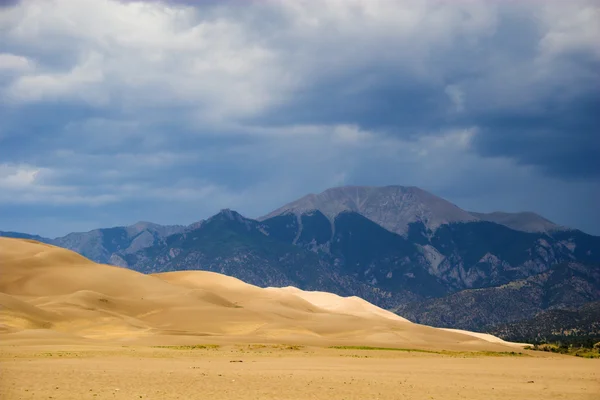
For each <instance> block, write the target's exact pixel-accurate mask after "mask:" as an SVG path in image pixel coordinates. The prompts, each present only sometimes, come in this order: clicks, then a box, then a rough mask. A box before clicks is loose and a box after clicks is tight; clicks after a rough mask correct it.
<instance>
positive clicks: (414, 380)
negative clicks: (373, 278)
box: [0, 238, 600, 400]
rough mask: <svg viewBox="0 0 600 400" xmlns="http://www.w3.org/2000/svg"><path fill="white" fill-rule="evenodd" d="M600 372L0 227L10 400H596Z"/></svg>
mask: <svg viewBox="0 0 600 400" xmlns="http://www.w3.org/2000/svg"><path fill="white" fill-rule="evenodd" d="M257 343H259V344H257ZM199 345H218V347H216V348H215V347H214V346H213V347H212V348H211V347H210V346H209V347H208V348H202V347H198V346H199ZM340 345H343V346H377V347H385V348H395V349H396V350H395V351H392V350H364V349H363V350H360V349H348V348H345V349H334V348H331V346H340ZM190 346H194V348H193V349H190ZM398 348H402V349H405V350H406V349H411V351H410V352H408V351H398V350H397V349H398ZM417 349H420V350H421V351H415V350H417ZM515 353H520V354H515ZM599 374H600V360H587V359H578V358H575V357H568V356H556V355H549V354H544V353H536V352H528V351H524V350H523V349H522V346H520V345H518V344H511V343H506V342H503V341H501V340H499V339H498V338H495V337H493V336H489V335H481V334H473V333H470V332H463V331H453V330H443V329H436V328H431V327H427V326H423V325H418V324H413V323H411V322H409V321H407V320H405V319H403V318H401V317H398V316H396V315H394V314H391V313H389V312H388V311H385V310H382V309H380V308H378V307H376V306H374V305H372V304H370V303H368V302H366V301H364V300H362V299H359V298H357V297H349V298H343V297H340V296H336V295H334V294H330V293H323V292H303V291H300V290H298V289H296V288H268V289H262V288H259V287H256V286H252V285H248V284H246V283H244V282H242V281H240V280H237V279H235V278H232V277H228V276H224V275H220V274H215V273H210V272H202V271H186V272H173V273H165V274H157V275H144V274H140V273H137V272H134V271H131V270H127V269H124V268H117V267H112V266H107V265H98V264H95V263H93V262H91V261H89V260H87V259H85V258H84V257H81V256H80V255H77V254H75V253H73V252H70V251H67V250H64V249H59V248H56V247H53V246H49V245H44V244H40V243H37V242H33V241H27V240H16V239H5V238H0V399H2V400H4V399H140V398H141V399H217V400H218V399H328V400H329V399H442V398H443V399H496V398H497V399H499V398H502V399H598V398H600V384H599V378H600V375H599Z"/></svg>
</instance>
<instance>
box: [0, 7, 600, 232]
mask: <svg viewBox="0 0 600 400" xmlns="http://www.w3.org/2000/svg"><path fill="white" fill-rule="evenodd" d="M2 5H3V7H0V38H2V40H1V41H0V43H2V44H0V97H1V101H2V104H3V107H2V108H0V118H1V120H2V121H3V123H2V125H1V126H0V229H18V230H28V231H30V232H36V233H37V232H39V233H44V234H49V235H53V234H57V235H58V234H62V233H65V232H67V231H69V230H73V229H91V228H94V227H98V226H105V225H107V224H127V223H132V222H135V221H136V220H137V219H146V220H152V221H155V222H159V223H189V222H192V221H194V220H197V219H200V218H203V217H206V216H208V215H210V214H211V213H213V212H215V211H218V209H220V208H223V207H232V208H235V209H238V210H239V211H241V212H244V213H246V214H248V215H249V216H258V215H261V214H264V213H267V212H268V211H270V210H271V209H272V208H275V207H277V206H279V205H281V204H282V203H284V202H286V201H289V200H293V199H294V198H295V197H299V196H301V195H304V194H306V193H308V192H317V191H320V190H323V189H325V188H327V187H330V186H335V185H343V184H369V185H380V184H405V185H416V186H420V187H423V188H424V189H428V190H431V191H433V192H434V193H436V194H438V195H441V196H444V197H446V198H448V199H450V200H452V201H454V202H455V203H457V204H458V205H460V206H462V207H463V208H470V209H473V210H478V211H492V210H496V209H503V210H507V211H520V210H533V211H537V212H540V213H542V214H544V215H545V216H547V217H548V218H550V219H554V220H556V222H558V223H562V224H566V225H571V226H575V227H579V228H582V229H584V230H587V231H590V232H594V233H597V234H600V212H599V211H598V208H597V206H595V203H594V201H593V200H592V199H594V198H600V161H599V157H598V156H597V155H598V154H600V138H599V135H600V123H599V120H598V118H599V117H598V116H597V115H598V113H597V110H598V109H600V89H599V88H600V75H599V74H598V72H597V71H599V70H600V42H599V41H598V40H596V39H597V38H598V37H600V25H599V24H598V23H597V21H598V20H600V6H598V4H597V3H596V2H594V1H591V0H590V1H585V0H581V1H579V0H578V1H570V2H563V1H558V0H557V1H546V2H538V1H533V0H532V1H526V2H518V3H517V2H484V1H468V2H467V1H459V2H446V1H423V0H419V1H417V0H404V1H400V0H398V1H391V0H344V1H341V0H325V1H320V2H315V1H311V0H301V1H295V2H291V1H260V2H259V1H256V2H254V1H253V2H248V1H233V0H231V1H225V2H217V1H201V2H191V1H168V2H167V1H116V0H107V1H100V0H50V1H48V0H27V1H21V2H4V3H3V4H2ZM24 213H27V215H29V216H30V218H24V217H23V215H24ZM57 222H58V224H57Z"/></svg>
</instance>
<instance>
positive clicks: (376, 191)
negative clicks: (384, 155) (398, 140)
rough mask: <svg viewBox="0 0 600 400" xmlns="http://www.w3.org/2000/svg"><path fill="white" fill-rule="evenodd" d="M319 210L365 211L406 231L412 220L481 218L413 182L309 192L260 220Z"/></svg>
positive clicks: (435, 222)
mask: <svg viewBox="0 0 600 400" xmlns="http://www.w3.org/2000/svg"><path fill="white" fill-rule="evenodd" d="M312 210H318V211H320V212H322V213H323V214H324V215H325V216H327V217H328V218H329V219H334V218H335V217H336V216H337V215H339V214H340V213H342V212H346V211H350V212H356V213H359V214H362V215H363V216H365V217H366V218H368V219H370V220H372V221H374V222H376V223H378V224H379V225H381V226H383V227H384V228H386V229H387V230H389V231H391V232H395V233H398V234H405V233H406V232H407V231H408V226H409V224H411V223H413V222H422V223H423V224H424V225H425V226H426V227H427V228H428V229H430V230H435V229H437V227H439V226H440V225H443V224H446V223H451V222H468V221H476V220H477V219H478V218H476V217H474V216H473V215H471V214H469V213H468V212H466V211H464V210H462V209H460V208H458V207H457V206H455V205H454V204H452V203H450V202H448V201H446V200H444V199H442V198H440V197H437V196H435V195H433V194H431V193H429V192H427V191H425V190H423V189H420V188H418V187H414V186H397V185H395V186H383V187H377V186H342V187H335V188H331V189H327V190H325V191H323V192H322V193H319V194H309V195H307V196H304V197H302V198H301V199H299V200H296V201H294V202H292V203H289V204H287V205H285V206H283V207H281V208H279V209H277V210H275V211H273V212H272V213H270V214H268V215H266V216H264V217H262V218H261V220H265V219H268V218H271V217H275V216H278V215H281V214H288V213H294V214H304V213H306V212H308V211H312Z"/></svg>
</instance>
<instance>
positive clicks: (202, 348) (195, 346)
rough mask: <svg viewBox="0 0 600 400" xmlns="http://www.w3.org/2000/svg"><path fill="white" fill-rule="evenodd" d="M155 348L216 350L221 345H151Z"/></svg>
mask: <svg viewBox="0 0 600 400" xmlns="http://www.w3.org/2000/svg"><path fill="white" fill-rule="evenodd" d="M152 347H154V348H157V349H171V350H216V349H218V348H219V347H221V346H220V345H218V344H193V345H187V346H186V345H184V346H152Z"/></svg>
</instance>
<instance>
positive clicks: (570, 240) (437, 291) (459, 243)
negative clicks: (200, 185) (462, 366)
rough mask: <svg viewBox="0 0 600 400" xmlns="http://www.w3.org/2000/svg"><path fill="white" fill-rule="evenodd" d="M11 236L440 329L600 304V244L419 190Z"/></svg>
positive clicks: (381, 190)
mask: <svg viewBox="0 0 600 400" xmlns="http://www.w3.org/2000/svg"><path fill="white" fill-rule="evenodd" d="M0 236H10V237H25V238H31V239H34V240H37V241H41V242H46V243H50V244H53V245H57V246H60V247H65V248H68V249H70V250H74V251H76V252H78V253H80V254H82V255H84V256H86V257H87V258H90V259H91V260H93V261H96V262H99V263H107V264H113V265H118V266H122V267H127V268H131V269H133V270H136V271H140V272H145V273H155V272H166V271H177V270H196V269H200V270H207V271H213V272H219V273H223V274H227V275H231V276H234V277H237V278H239V279H242V280H244V281H246V282H248V283H251V284H254V285H258V286H263V287H266V286H288V285H292V286H297V287H300V288H302V289H305V290H323V291H329V292H333V293H337V294H339V295H345V296H350V295H357V296H360V297H363V298H365V299H366V300H368V301H370V302H372V303H375V304H377V305H378V306H381V307H384V308H387V309H391V310H394V311H396V312H398V313H399V314H400V315H402V316H405V317H407V318H409V319H411V320H413V321H416V322H420V323H426V324H429V325H433V326H440V327H453V328H463V329H471V330H480V331H482V330H485V331H489V330H493V329H495V327H496V326H500V325H502V324H510V323H514V322H516V321H524V320H529V319H531V318H535V317H536V316H537V315H538V314H540V313H542V312H545V311H547V310H574V309H576V308H578V307H582V306H584V305H585V304H587V303H588V302H593V301H598V300H600V279H599V278H598V276H599V274H600V267H599V265H600V237H596V236H592V235H588V234H586V233H584V232H581V231H579V230H575V229H569V228H566V227H562V226H559V225H557V224H554V223H552V222H551V221H549V220H547V219H545V218H543V217H542V216H539V215H537V214H534V213H503V212H495V213H491V214H483V213H475V212H469V211H465V210H463V209H461V208H459V207H458V206H456V205H454V204H452V203H450V202H448V201H446V200H444V199H442V198H440V197H437V196H435V195H433V194H431V193H428V192H426V191H424V190H422V189H419V188H416V187H403V186H386V187H356V186H352V187H340V188H333V189H328V190H326V191H324V192H323V193H320V194H316V195H315V194H311V195H308V196H305V197H303V198H301V199H299V200H296V201H294V202H292V203H289V204H287V205H284V206H283V207H281V208H278V209H277V210H275V211H273V212H271V213H269V214H267V215H265V216H263V217H261V218H258V219H249V218H246V217H244V216H242V215H240V214H239V213H237V212H235V211H233V210H222V211H221V212H220V213H218V214H217V215H215V216H213V217H211V218H209V219H207V220H204V221H199V222H196V223H193V224H191V225H189V226H180V225H173V226H161V225H156V224H152V223H148V222H140V223H137V224H135V225H132V226H127V227H115V228H108V229H96V230H93V231H90V232H86V233H71V234H69V235H66V236H64V237H60V238H56V239H49V238H42V237H39V236H35V235H27V234H23V233H15V232H0ZM557 299H559V300H557Z"/></svg>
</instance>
